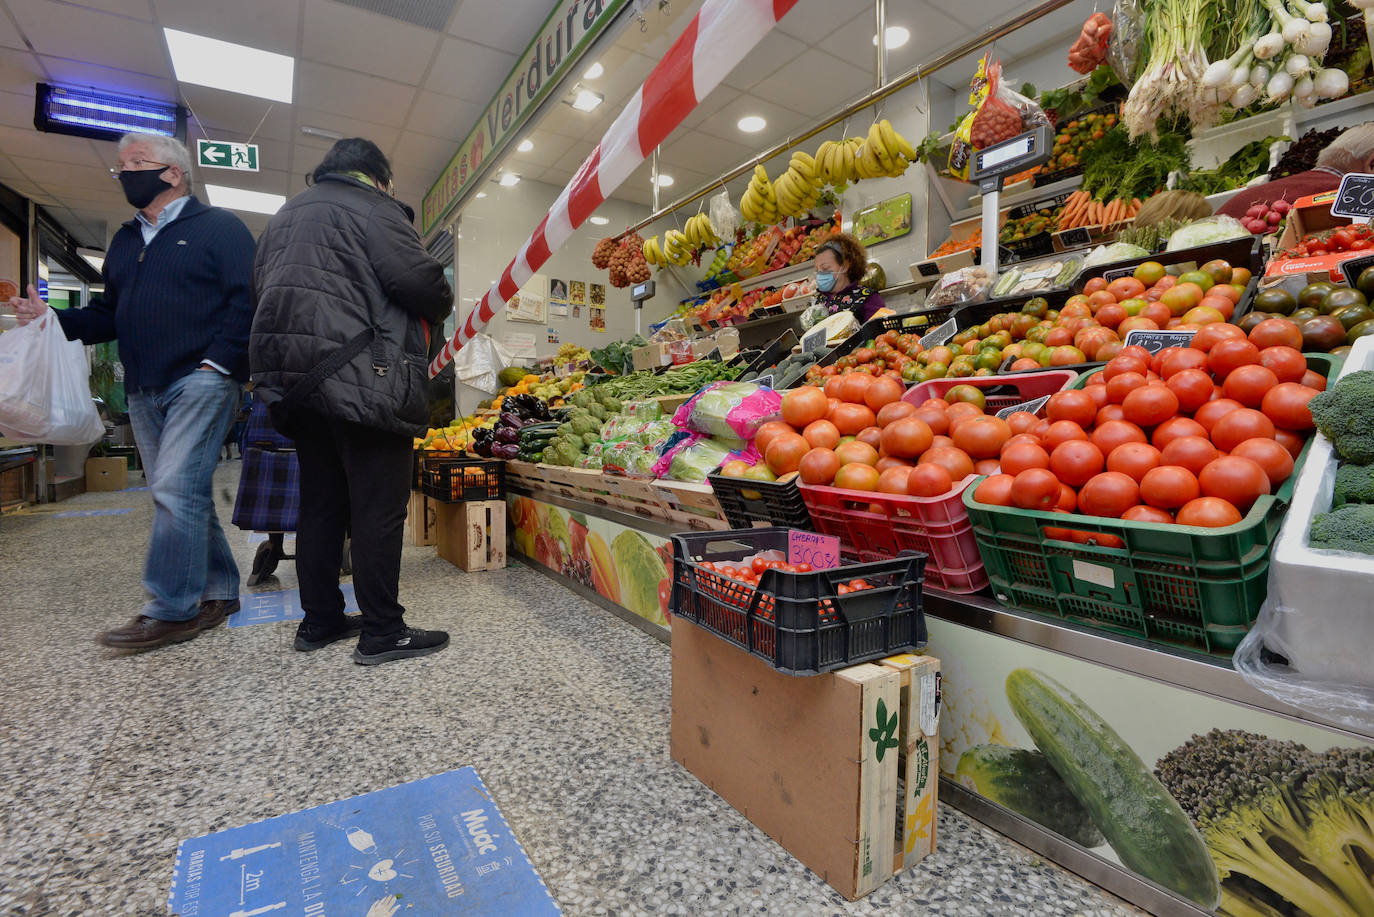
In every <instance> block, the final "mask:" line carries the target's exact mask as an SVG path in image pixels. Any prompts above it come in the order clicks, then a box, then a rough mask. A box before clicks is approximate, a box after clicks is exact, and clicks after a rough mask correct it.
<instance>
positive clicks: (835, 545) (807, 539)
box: [787, 529, 840, 570]
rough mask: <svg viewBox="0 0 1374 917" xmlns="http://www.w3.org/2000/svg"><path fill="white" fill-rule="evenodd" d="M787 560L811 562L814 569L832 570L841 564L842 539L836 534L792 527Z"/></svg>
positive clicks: (802, 562)
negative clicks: (824, 533)
mask: <svg viewBox="0 0 1374 917" xmlns="http://www.w3.org/2000/svg"><path fill="white" fill-rule="evenodd" d="M787 562H788V563H789V564H810V565H811V569H813V570H830V569H832V568H834V567H838V566H839V565H840V539H838V538H836V537H835V536H834V535H821V534H818V533H816V532H803V531H801V530H799V529H791V530H789V531H788V533H787Z"/></svg>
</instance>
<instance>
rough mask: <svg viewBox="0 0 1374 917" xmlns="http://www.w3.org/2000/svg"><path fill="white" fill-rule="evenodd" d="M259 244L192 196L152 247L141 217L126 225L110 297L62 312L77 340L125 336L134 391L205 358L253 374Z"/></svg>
mask: <svg viewBox="0 0 1374 917" xmlns="http://www.w3.org/2000/svg"><path fill="white" fill-rule="evenodd" d="M253 249H254V243H253V236H252V233H250V232H249V231H248V227H247V226H244V225H243V221H242V220H240V219H239V218H238V217H236V216H234V215H233V214H232V213H230V212H229V211H227V210H222V209H220V208H218V207H207V206H206V205H204V204H202V203H201V202H200V201H199V200H197V199H196V198H194V197H192V198H190V199H189V200H188V201H187V202H186V204H185V206H184V207H183V208H182V210H181V213H180V214H179V215H178V216H177V218H176V219H175V220H173V221H172V222H170V223H168V224H167V225H165V226H163V227H161V228H160V229H159V230H158V232H157V235H155V236H154V237H153V240H152V241H151V242H149V243H148V244H147V245H146V246H145V245H144V244H143V231H142V229H141V228H140V224H139V222H138V220H137V219H133V220H130V221H129V222H127V223H125V224H124V225H123V226H121V227H120V229H119V231H118V232H116V233H115V235H114V238H113V239H112V240H110V250H109V251H108V252H106V254H105V265H104V267H103V268H102V269H101V273H102V274H103V275H104V278H105V293H104V295H103V296H102V297H100V298H99V299H95V300H93V301H92V303H91V305H90V306H88V307H86V308H85V309H66V310H59V311H58V313H57V317H58V320H59V321H61V322H62V330H63V331H64V332H66V335H67V337H68V338H69V339H77V338H79V339H80V340H82V341H84V342H86V343H87V344H99V343H101V342H103V341H113V340H116V339H118V341H119V359H120V362H121V363H123V364H124V387H125V389H126V390H128V391H134V390H136V389H142V388H162V387H164V386H167V385H170V384H172V383H173V382H175V381H176V380H178V379H180V378H181V377H182V376H184V375H186V374H187V373H190V372H194V371H195V369H196V368H197V367H198V366H200V364H201V362H202V361H206V360H208V361H210V362H212V363H215V364H217V365H219V366H222V367H223V368H224V369H226V370H228V371H229V374H230V375H232V376H233V377H234V378H235V379H237V380H239V381H240V382H246V381H247V380H248V332H249V329H250V328H251V327H252V324H253V300H252V289H251V287H252V277H253Z"/></svg>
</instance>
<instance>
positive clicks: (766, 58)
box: [721, 31, 814, 89]
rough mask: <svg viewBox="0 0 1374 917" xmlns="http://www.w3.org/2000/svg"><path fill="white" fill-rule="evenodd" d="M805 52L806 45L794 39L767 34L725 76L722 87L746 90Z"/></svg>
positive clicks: (777, 33) (777, 34) (781, 35)
mask: <svg viewBox="0 0 1374 917" xmlns="http://www.w3.org/2000/svg"><path fill="white" fill-rule="evenodd" d="M806 50H807V49H806V45H804V44H802V43H801V42H799V41H797V40H796V39H795V38H792V37H790V36H788V35H784V34H782V33H781V32H778V31H772V32H769V33H768V34H767V35H765V36H764V37H763V40H762V41H760V42H759V43H758V45H756V46H755V47H754V50H752V51H750V52H749V53H748V54H747V55H745V58H744V60H742V61H740V62H739V63H738V64H736V65H735V69H733V70H731V71H730V72H729V73H728V74H726V76H725V79H724V80H722V81H721V82H722V85H725V86H729V87H730V88H731V89H748V88H749V87H750V86H753V85H754V84H755V83H757V82H758V81H759V80H762V79H766V78H767V77H770V76H772V75H773V74H774V73H776V72H777V71H778V70H779V69H781V68H782V67H784V66H786V65H787V64H789V63H791V62H792V61H793V60H794V59H796V58H799V57H804V56H805V55H806ZM813 79H814V77H813ZM808 82H810V81H808Z"/></svg>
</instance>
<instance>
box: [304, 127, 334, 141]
mask: <svg viewBox="0 0 1374 917" xmlns="http://www.w3.org/2000/svg"><path fill="white" fill-rule="evenodd" d="M301 133H302V134H305V135H306V136H307V137H321V138H323V139H325V140H342V139H343V134H340V133H337V132H335V131H327V130H325V129H324V128H322V127H311V126H310V125H309V124H302V125H301Z"/></svg>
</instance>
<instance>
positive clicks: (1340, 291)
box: [1317, 287, 1369, 315]
mask: <svg viewBox="0 0 1374 917" xmlns="http://www.w3.org/2000/svg"><path fill="white" fill-rule="evenodd" d="M1367 305H1369V300H1367V299H1365V296H1364V294H1363V293H1361V292H1360V291H1359V290H1352V289H1350V288H1349V287H1338V288H1337V289H1334V290H1332V291H1331V292H1330V293H1327V294H1326V297H1325V298H1324V299H1323V300H1322V304H1321V305H1320V306H1317V310H1318V311H1319V312H1325V313H1326V314H1327V315H1334V314H1335V313H1336V312H1337V311H1338V310H1340V309H1344V308H1345V307H1346V306H1367Z"/></svg>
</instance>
